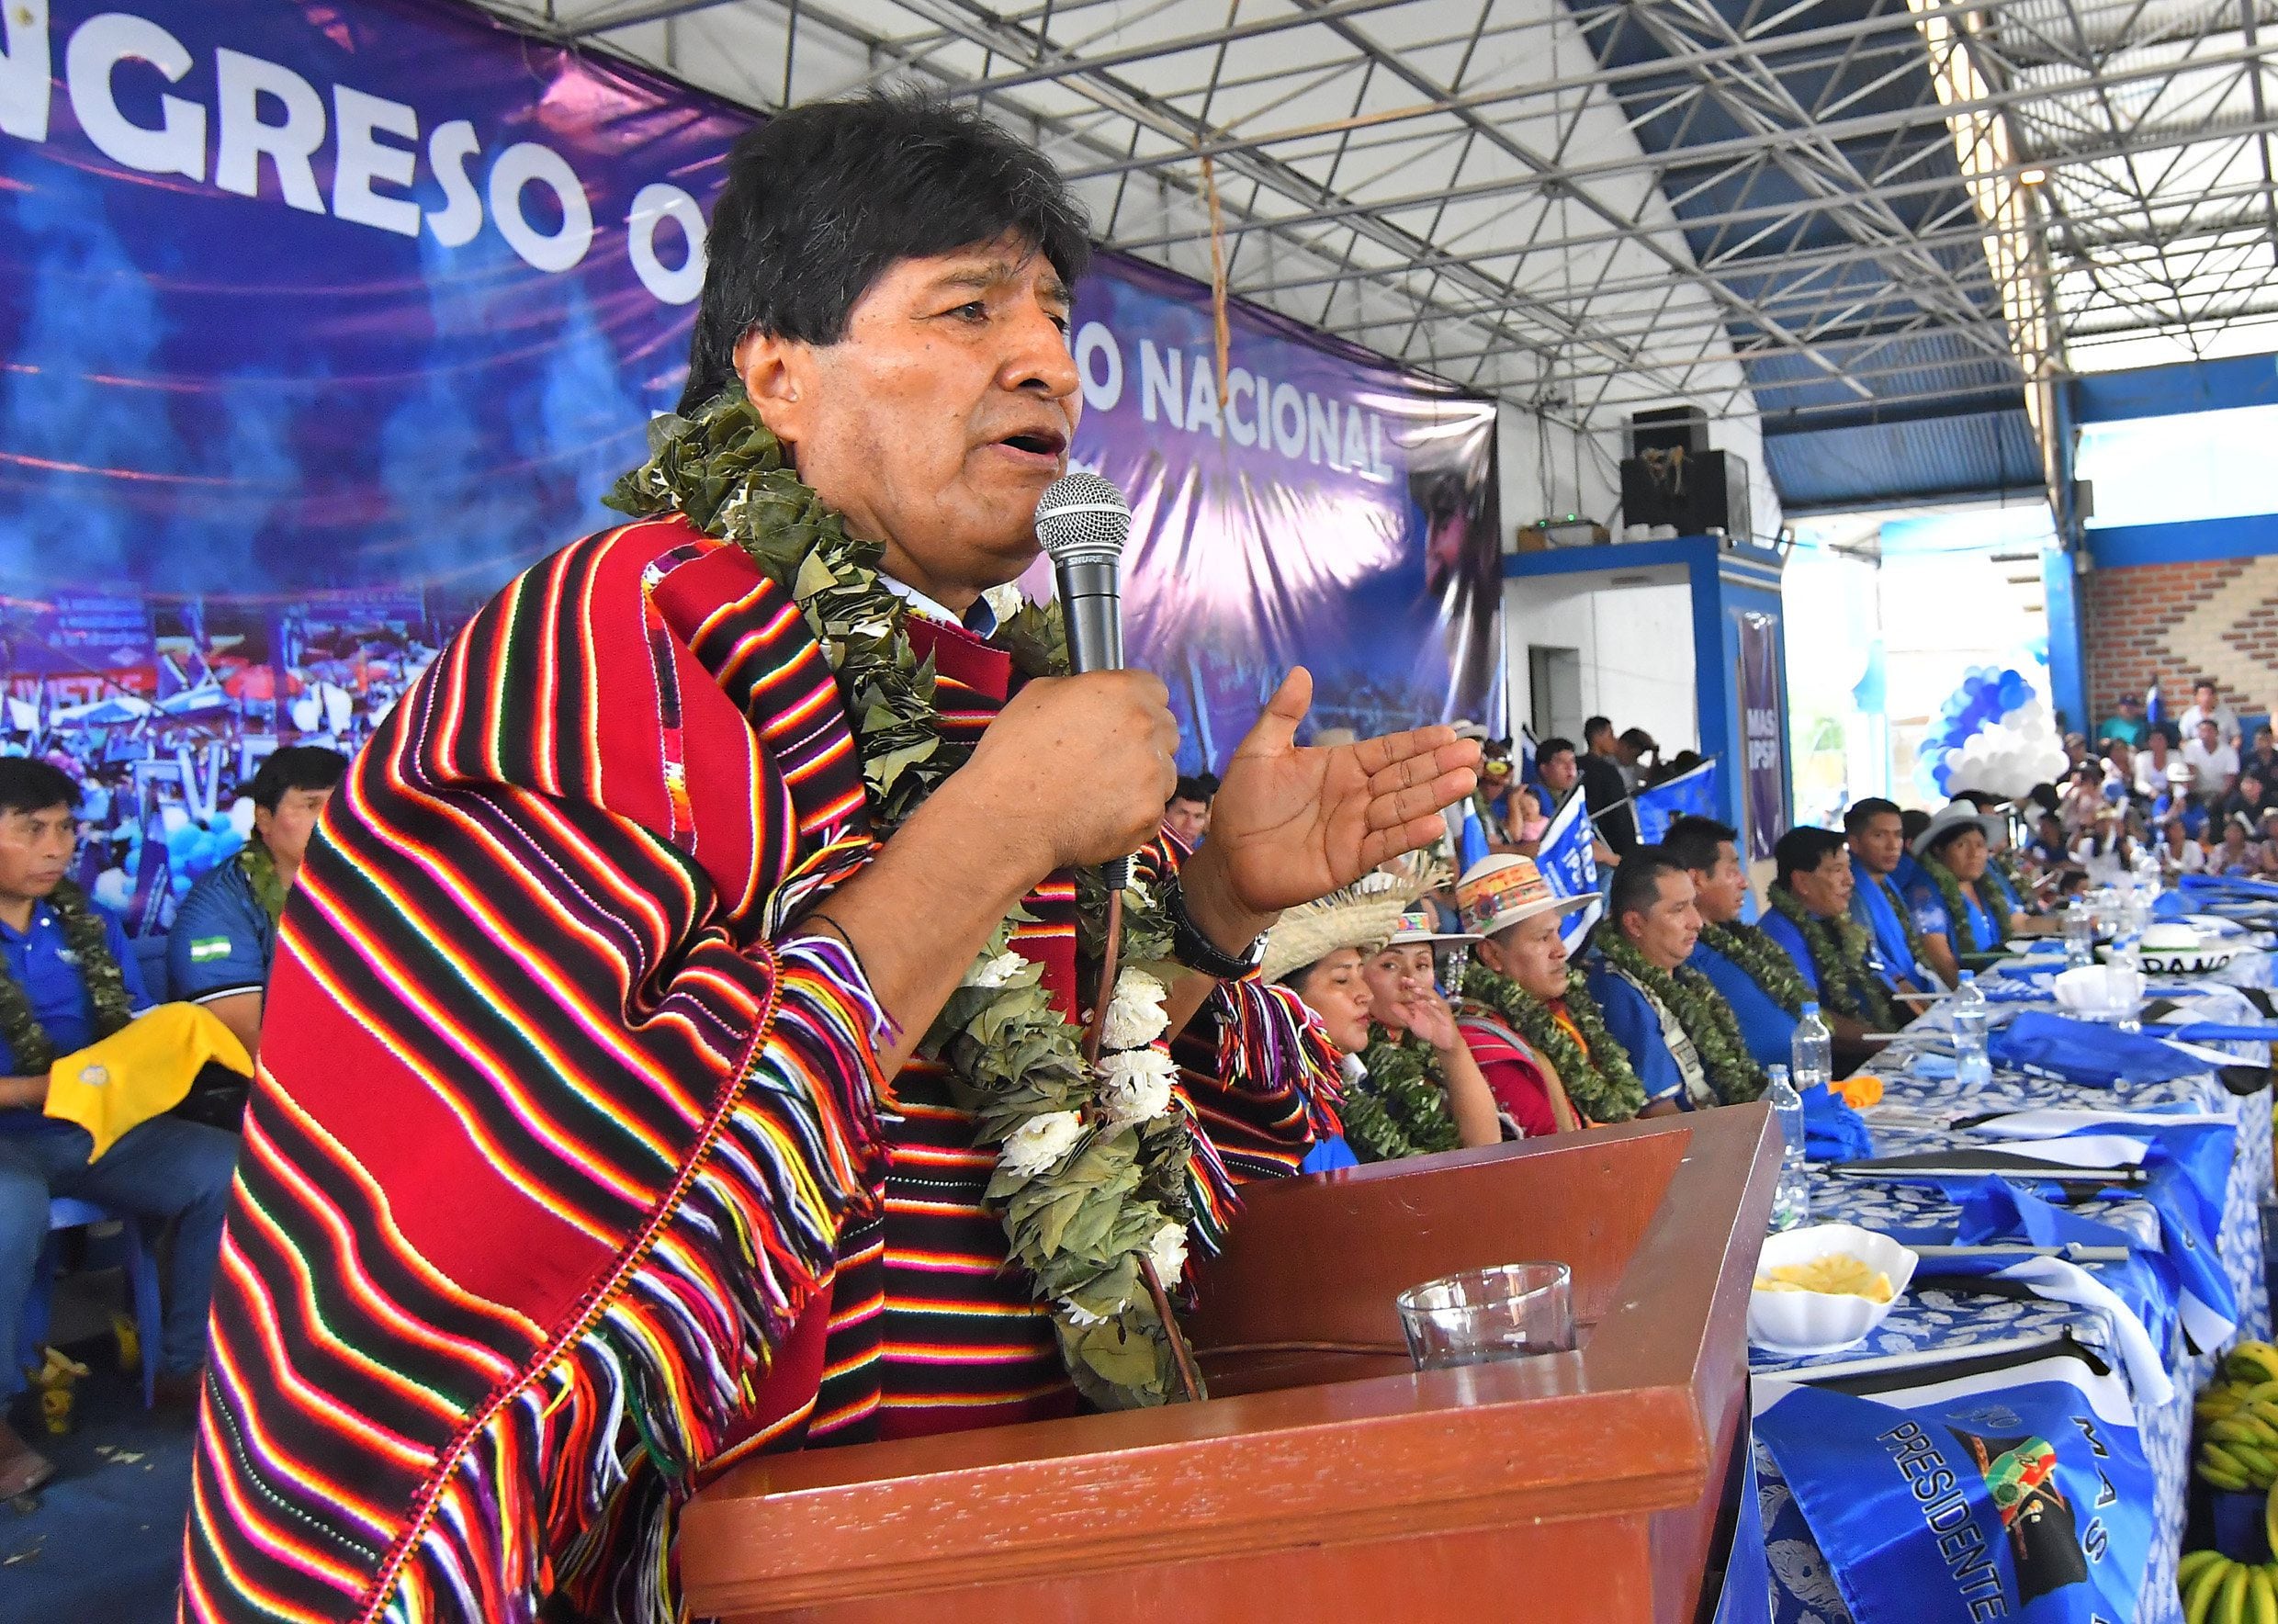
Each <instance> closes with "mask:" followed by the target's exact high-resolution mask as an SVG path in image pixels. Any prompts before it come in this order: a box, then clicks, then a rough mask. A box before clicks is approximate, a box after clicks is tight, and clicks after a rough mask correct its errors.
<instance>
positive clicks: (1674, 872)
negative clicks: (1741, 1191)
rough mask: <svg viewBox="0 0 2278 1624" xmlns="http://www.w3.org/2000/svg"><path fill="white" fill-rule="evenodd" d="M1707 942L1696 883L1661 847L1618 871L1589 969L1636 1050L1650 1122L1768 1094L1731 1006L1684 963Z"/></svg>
mask: <svg viewBox="0 0 2278 1624" xmlns="http://www.w3.org/2000/svg"><path fill="white" fill-rule="evenodd" d="M1699 937H1700V909H1699V908H1698V906H1697V904H1696V903H1695V902H1694V899H1693V881H1692V876H1691V875H1689V874H1686V872H1685V870H1684V869H1683V868H1682V867H1680V866H1679V865H1678V864H1677V863H1673V862H1672V861H1670V859H1669V856H1668V854H1667V853H1666V852H1664V851H1662V850H1661V849H1660V848H1659V847H1657V846H1639V847H1635V848H1633V849H1632V850H1631V851H1630V855H1629V856H1628V857H1626V858H1624V859H1623V860H1622V864H1621V866H1620V867H1619V868H1618V869H1617V870H1615V871H1614V882H1613V885H1612V888H1611V890H1610V892H1609V893H1608V895H1607V902H1606V917H1605V918H1604V919H1601V920H1599V921H1598V924H1597V927H1596V930H1593V931H1592V932H1591V935H1590V953H1589V956H1588V959H1587V962H1586V964H1585V965H1584V972H1585V974H1586V975H1587V976H1588V978H1589V983H1590V996H1591V997H1592V998H1595V999H1596V1000H1597V1006H1598V1008H1599V1009H1602V1010H1604V1011H1605V1013H1606V1029H1607V1031H1608V1032H1612V1033H1613V1034H1614V1037H1615V1039H1616V1040H1617V1041H1618V1042H1619V1043H1620V1044H1621V1046H1622V1048H1623V1049H1625V1050H1626V1051H1628V1053H1629V1055H1630V1064H1631V1065H1633V1066H1636V1067H1637V1073H1638V1078H1639V1080H1640V1081H1641V1082H1642V1083H1643V1084H1644V1085H1645V1097H1646V1099H1647V1100H1649V1101H1651V1103H1650V1104H1648V1105H1647V1106H1646V1108H1645V1110H1644V1111H1642V1112H1641V1113H1640V1114H1641V1115H1644V1116H1655V1115H1663V1114H1666V1113H1668V1112H1670V1111H1697V1110H1699V1109H1701V1108H1703V1107H1706V1106H1711V1105H1735V1104H1738V1103H1740V1102H1742V1101H1743V1100H1754V1099H1755V1098H1756V1097H1757V1096H1758V1095H1760V1094H1762V1093H1763V1092H1764V1084H1765V1077H1764V1068H1763V1067H1762V1066H1758V1065H1757V1064H1756V1062H1755V1060H1754V1057H1753V1056H1751V1055H1750V1054H1749V1053H1748V1044H1747V1043H1746V1041H1745V1040H1744V1039H1743V1038H1742V1036H1741V1031H1740V1022H1739V1021H1737V1020H1736V1019H1735V1018H1734V1017H1733V1014H1732V1007H1731V1005H1730V1004H1727V1003H1726V1002H1725V1001H1724V998H1723V996H1722V995H1721V994H1720V993H1719V992H1718V991H1717V989H1716V987H1715V986H1714V985H1713V984H1711V983H1710V981H1709V980H1708V977H1707V976H1703V975H1702V974H1701V973H1700V972H1699V971H1697V970H1694V969H1690V968H1688V967H1687V966H1686V963H1685V961H1686V959H1688V958H1690V957H1692V954H1693V944H1694V943H1695V942H1697V941H1698V940H1699Z"/></svg>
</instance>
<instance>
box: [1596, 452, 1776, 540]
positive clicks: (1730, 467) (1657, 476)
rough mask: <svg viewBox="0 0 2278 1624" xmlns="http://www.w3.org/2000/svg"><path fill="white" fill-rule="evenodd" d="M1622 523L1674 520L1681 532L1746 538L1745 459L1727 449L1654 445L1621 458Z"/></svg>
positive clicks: (1746, 467) (1747, 533)
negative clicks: (1699, 449)
mask: <svg viewBox="0 0 2278 1624" xmlns="http://www.w3.org/2000/svg"><path fill="white" fill-rule="evenodd" d="M1621 522H1622V524H1624V525H1630V524H1673V525H1675V527H1676V533H1677V534H1678V535H1679V536H1706V535H1708V532H1709V531H1711V530H1721V531H1723V532H1724V534H1725V535H1726V536H1731V538H1733V539H1734V540H1736V541H1746V540H1748V539H1750V538H1751V536H1753V534H1754V532H1753V531H1751V530H1750V528H1749V513H1748V461H1747V459H1746V458H1745V457H1736V456H1734V455H1733V454H1732V453H1731V452H1730V451H1705V452H1693V451H1687V450H1685V449H1683V448H1681V447H1669V448H1666V449H1662V448H1655V449H1651V450H1647V451H1644V452H1642V453H1641V454H1640V455H1638V456H1636V457H1627V458H1624V459H1623V461H1622V465H1621Z"/></svg>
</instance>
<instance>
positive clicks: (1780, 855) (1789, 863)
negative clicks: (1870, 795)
mask: <svg viewBox="0 0 2278 1624" xmlns="http://www.w3.org/2000/svg"><path fill="white" fill-rule="evenodd" d="M1891 810H1892V811H1894V812H1895V811H1897V810H1898V808H1897V807H1895V806H1893V807H1892V808H1891ZM1844 850H1846V847H1845V846H1844V838H1843V837H1842V836H1841V835H1839V834H1837V833H1836V832H1835V831H1834V830H1833V829H1789V830H1788V831H1787V833H1786V834H1784V835H1782V836H1780V838H1779V840H1778V841H1777V842H1776V844H1775V845H1774V846H1773V848H1772V863H1773V865H1774V872H1773V874H1772V883H1773V884H1774V885H1777V886H1778V887H1779V888H1780V889H1781V890H1783V891H1785V890H1787V889H1789V888H1790V887H1789V886H1788V884H1787V881H1788V877H1789V876H1790V875H1792V874H1810V872H1811V871H1812V870H1813V869H1815V868H1817V867H1819V865H1820V864H1821V863H1825V862H1826V861H1827V859H1828V856H1829V854H1830V853H1831V852H1835V851H1844Z"/></svg>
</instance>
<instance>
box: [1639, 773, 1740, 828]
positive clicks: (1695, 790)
mask: <svg viewBox="0 0 2278 1624" xmlns="http://www.w3.org/2000/svg"><path fill="white" fill-rule="evenodd" d="M1630 809H1631V810H1632V811H1633V812H1635V813H1636V814H1637V829H1638V840H1640V842H1641V843H1642V844H1644V845H1648V846H1658V845H1660V844H1661V840H1662V837H1663V835H1665V834H1667V833H1668V832H1669V826H1670V825H1671V824H1673V823H1675V821H1676V820H1677V819H1678V818H1714V817H1715V816H1716V815H1717V813H1718V811H1719V809H1720V808H1719V806H1718V804H1717V764H1716V762H1714V761H1703V762H1702V763H1701V764H1700V765H1699V766H1697V767H1696V768H1694V769H1693V770H1692V771H1691V772H1689V773H1678V774H1677V775H1676V776H1675V778H1670V779H1664V780H1663V781H1662V782H1661V783H1659V784H1654V785H1652V787H1651V788H1649V789H1641V790H1640V791H1638V792H1637V794H1636V795H1632V796H1631V797H1630Z"/></svg>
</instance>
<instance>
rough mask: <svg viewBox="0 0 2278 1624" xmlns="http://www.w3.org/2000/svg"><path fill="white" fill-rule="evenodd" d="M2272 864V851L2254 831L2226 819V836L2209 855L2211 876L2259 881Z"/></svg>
mask: <svg viewBox="0 0 2278 1624" xmlns="http://www.w3.org/2000/svg"><path fill="white" fill-rule="evenodd" d="M2269 863H2270V849H2269V848H2268V847H2267V846H2265V845H2264V844H2263V843H2262V842H2261V840H2256V839H2255V838H2254V830H2253V829H2251V828H2250V826H2249V825H2248V823H2247V820H2246V819H2245V818H2239V817H2231V818H2225V819H2223V834H2222V839H2221V840H2220V841H2219V842H2218V843H2217V844H2216V847H2215V849H2214V850H2213V851H2209V852H2208V853H2207V858H2206V868H2207V872H2208V873H2209V874H2223V875H2226V876H2228V877H2232V878H2238V877H2245V878H2248V879H2252V878H2255V877H2258V876H2259V875H2261V873H2262V871H2263V869H2264V868H2265V867H2266V866H2268V864H2269Z"/></svg>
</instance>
